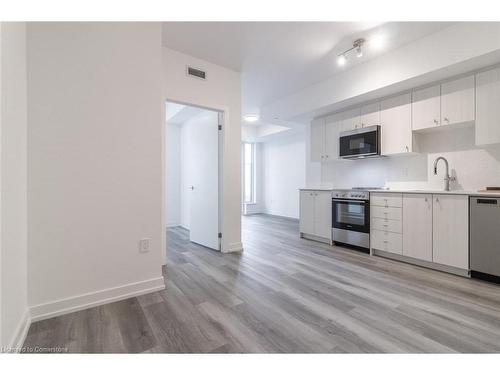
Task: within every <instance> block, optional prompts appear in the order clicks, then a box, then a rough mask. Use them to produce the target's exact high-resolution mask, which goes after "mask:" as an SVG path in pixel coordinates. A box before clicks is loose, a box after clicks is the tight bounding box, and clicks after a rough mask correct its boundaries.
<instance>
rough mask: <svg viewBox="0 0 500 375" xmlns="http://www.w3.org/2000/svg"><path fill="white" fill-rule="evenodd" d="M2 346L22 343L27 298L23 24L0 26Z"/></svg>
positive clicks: (27, 324)
mask: <svg viewBox="0 0 500 375" xmlns="http://www.w3.org/2000/svg"><path fill="white" fill-rule="evenodd" d="M0 43H1V48H0V50H1V59H0V67H1V74H0V90H1V93H0V96H1V102H0V110H1V117H0V137H1V138H0V141H1V142H0V160H1V163H0V172H1V173H0V178H1V185H0V208H1V215H0V223H1V226H0V275H1V278H0V297H1V303H0V306H1V311H0V320H1V321H0V332H1V335H0V336H1V337H0V346H4V347H12V346H16V345H20V344H22V340H23V338H24V336H25V334H26V330H27V328H28V326H29V313H28V300H27V162H26V152H27V151H26V147H27V146H26V132H27V118H26V116H27V108H26V101H27V98H26V25H25V24H24V23H1V24H0Z"/></svg>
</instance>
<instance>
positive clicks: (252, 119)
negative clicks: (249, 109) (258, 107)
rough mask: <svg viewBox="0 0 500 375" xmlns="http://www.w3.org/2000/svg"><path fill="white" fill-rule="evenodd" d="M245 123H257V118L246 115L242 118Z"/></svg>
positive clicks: (256, 116)
mask: <svg viewBox="0 0 500 375" xmlns="http://www.w3.org/2000/svg"><path fill="white" fill-rule="evenodd" d="M243 118H244V119H245V121H246V122H256V121H259V116H258V115H246V116H245V117H243Z"/></svg>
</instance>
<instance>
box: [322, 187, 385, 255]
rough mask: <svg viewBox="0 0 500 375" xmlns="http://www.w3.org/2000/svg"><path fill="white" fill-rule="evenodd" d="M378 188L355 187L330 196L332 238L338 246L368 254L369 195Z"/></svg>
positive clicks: (335, 192) (338, 191) (378, 188)
mask: <svg viewBox="0 0 500 375" xmlns="http://www.w3.org/2000/svg"><path fill="white" fill-rule="evenodd" d="M380 189H382V188H380V187H355V188H352V189H346V190H335V191H333V195H332V238H333V242H334V243H336V244H339V245H348V246H351V247H353V248H355V249H357V250H361V251H363V252H370V193H369V192H368V190H380Z"/></svg>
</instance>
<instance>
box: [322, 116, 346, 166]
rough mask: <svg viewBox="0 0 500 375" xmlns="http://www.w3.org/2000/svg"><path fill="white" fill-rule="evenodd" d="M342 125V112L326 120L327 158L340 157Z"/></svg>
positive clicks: (334, 158)
mask: <svg viewBox="0 0 500 375" xmlns="http://www.w3.org/2000/svg"><path fill="white" fill-rule="evenodd" d="M341 126H342V117H341V114H338V113H337V114H334V115H332V116H329V117H327V118H326V120H325V160H326V161H329V160H336V159H338V157H339V134H340V131H341Z"/></svg>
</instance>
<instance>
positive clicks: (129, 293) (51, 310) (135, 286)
mask: <svg viewBox="0 0 500 375" xmlns="http://www.w3.org/2000/svg"><path fill="white" fill-rule="evenodd" d="M163 289H165V282H164V280H163V277H158V278H155V279H150V280H144V281H139V282H136V283H131V284H126V285H121V286H118V287H114V288H108V289H102V290H98V291H96V292H92V293H86V294H81V295H79V296H75V297H70V298H65V299H60V300H57V301H52V302H48V303H43V304H40V305H36V306H31V308H30V311H31V321H33V322H36V321H39V320H43V319H48V318H52V317H54V316H59V315H63V314H68V313H71V312H75V311H79V310H85V309H88V308H90V307H94V306H99V305H104V304H106V303H110V302H115V301H120V300H123V299H127V298H130V297H136V296H139V295H142V294H147V293H152V292H156V291H158V290H163Z"/></svg>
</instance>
